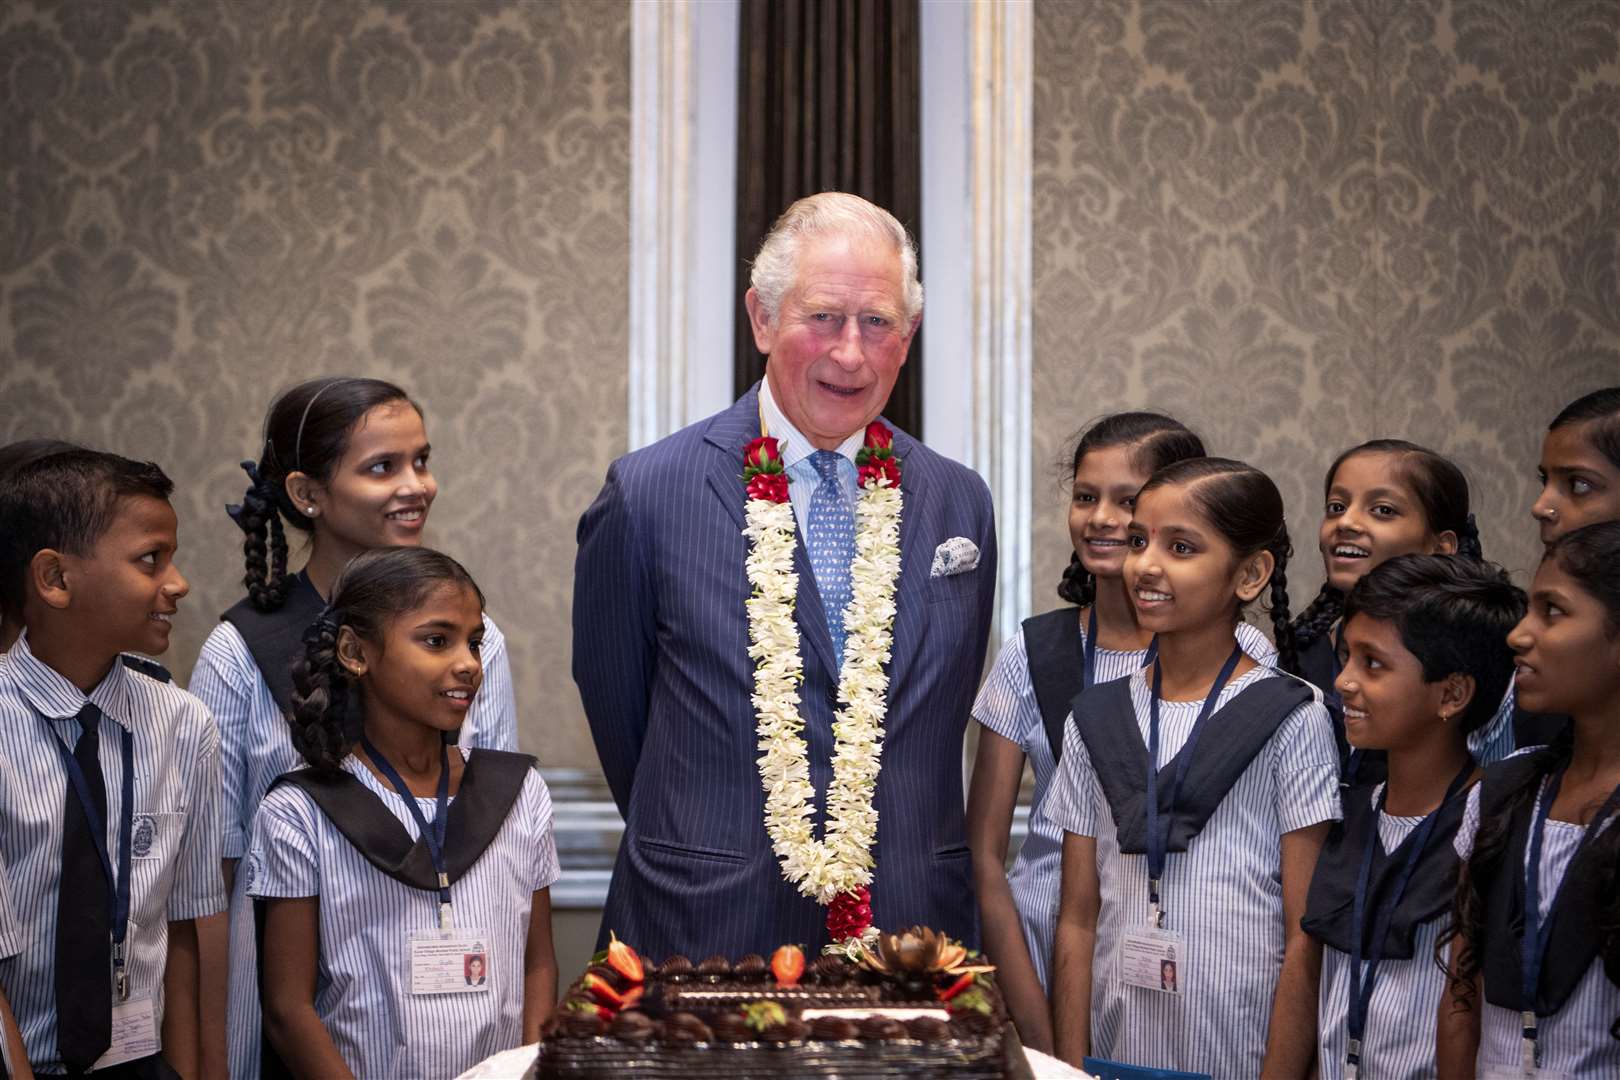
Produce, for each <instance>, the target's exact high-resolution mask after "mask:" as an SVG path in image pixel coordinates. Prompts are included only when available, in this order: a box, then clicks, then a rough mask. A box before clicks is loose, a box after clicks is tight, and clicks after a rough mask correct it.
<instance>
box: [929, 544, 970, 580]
mask: <svg viewBox="0 0 1620 1080" xmlns="http://www.w3.org/2000/svg"><path fill="white" fill-rule="evenodd" d="M978 565H979V545H978V544H975V543H974V542H973V541H971V540H969V539H968V538H967V537H965V536H953V537H951V538H950V539H949V540H947V541H945V542H944V543H943V544H941V545H939V547H937V548H935V549H934V565H933V566H931V567H929V570H928V576H929V577H931V578H937V577H950V576H952V575H953V574H965V573H967V572H968V571H969V570H974V569H977V568H978Z"/></svg>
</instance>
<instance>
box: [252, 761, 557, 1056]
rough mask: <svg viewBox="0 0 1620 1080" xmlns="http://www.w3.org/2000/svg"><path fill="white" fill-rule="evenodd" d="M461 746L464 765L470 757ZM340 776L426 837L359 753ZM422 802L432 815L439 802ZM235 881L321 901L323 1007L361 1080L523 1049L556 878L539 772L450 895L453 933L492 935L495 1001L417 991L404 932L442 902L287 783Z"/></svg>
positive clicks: (434, 913)
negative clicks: (530, 971)
mask: <svg viewBox="0 0 1620 1080" xmlns="http://www.w3.org/2000/svg"><path fill="white" fill-rule="evenodd" d="M459 749H460V750H461V753H462V755H463V757H464V758H465V756H466V755H467V753H468V749H467V748H465V747H462V748H459ZM343 769H344V771H345V772H347V773H349V774H350V775H352V776H354V777H357V778H358V779H359V781H360V783H361V784H363V785H364V786H365V787H366V788H367V789H369V790H370V791H371V793H372V794H374V795H376V796H377V798H378V799H380V800H381V801H382V804H383V805H384V806H385V807H386V808H387V810H388V811H389V812H390V813H392V814H393V816H394V817H395V818H397V819H398V820H399V822H400V824H401V825H403V826H404V828H405V830H406V831H407V832H408V833H409V835H410V836H411V837H412V838H413V840H414V839H416V838H417V837H418V836H419V830H418V829H417V826H416V821H415V818H414V817H413V815H412V814H411V812H410V810H409V809H408V808H407V807H406V805H405V803H404V800H403V799H402V798H401V797H400V795H399V793H398V792H396V791H395V790H394V789H393V788H392V787H391V786H389V785H388V784H386V783H384V782H383V781H381V780H379V779H377V777H376V776H374V775H373V774H372V772H371V770H370V769H368V768H366V766H365V765H363V764H361V763H360V761H359V760H358V759H357V758H355V757H354V756H353V755H350V756H349V757H347V758H345V759H344V761H343ZM416 801H417V805H418V806H419V807H420V808H421V812H422V816H423V818H424V819H425V820H428V821H431V820H433V816H434V813H435V805H434V800H433V799H431V798H419V799H417V800H416ZM454 801H455V800H454V799H452V800H451V803H452V805H453V804H454ZM447 854H449V855H451V856H452V857H453V853H447ZM238 876H239V877H241V878H242V879H243V880H244V884H245V887H246V889H247V892H248V895H249V896H253V897H259V898H277V897H309V896H315V897H319V899H320V942H321V953H320V964H319V972H318V975H317V978H316V990H315V1011H316V1012H317V1013H318V1014H319V1015H320V1018H321V1023H322V1024H324V1025H325V1027H326V1030H327V1032H328V1033H329V1034H330V1035H331V1037H332V1041H333V1043H334V1044H336V1046H337V1049H338V1052H339V1053H340V1054H342V1055H343V1060H344V1061H345V1062H346V1063H347V1064H348V1066H349V1069H350V1070H351V1071H352V1072H353V1073H354V1074H355V1075H356V1076H360V1077H365V1078H366V1080H383V1078H385V1077H397V1078H400V1080H416V1078H421V1077H433V1076H457V1075H460V1074H461V1073H462V1072H464V1071H466V1070H467V1069H469V1068H471V1067H472V1066H473V1065H475V1064H477V1063H478V1062H480V1061H482V1060H483V1059H484V1058H487V1057H489V1056H490V1055H492V1054H495V1053H497V1052H499V1051H501V1050H509V1049H511V1048H512V1047H514V1046H516V1045H518V1044H519V1043H520V1042H521V1041H522V1035H523V954H524V949H525V946H526V945H527V942H528V934H529V911H530V907H531V904H532V902H533V898H534V893H535V892H536V891H538V890H540V889H544V888H548V887H549V886H550V885H551V884H552V883H553V882H554V881H556V880H557V876H558V867H557V845H556V841H555V839H554V837H553V835H552V825H551V796H550V794H549V793H548V792H547V790H546V785H545V781H544V780H542V779H541V778H540V774H539V772H538V771H534V770H530V771H529V773H528V775H527V776H526V777H525V778H524V780H523V787H522V791H521V793H520V794H519V796H518V799H517V801H516V802H515V803H514V804H513V805H512V808H511V810H510V811H508V813H507V817H506V821H505V823H504V824H503V825H502V826H501V829H500V832H499V833H498V834H497V835H496V836H495V839H494V840H493V841H492V842H491V843H490V845H489V847H488V848H486V849H485V850H484V852H483V854H482V855H480V856H479V857H478V860H477V861H476V862H475V863H474V864H473V865H472V867H471V868H470V869H469V870H468V871H467V872H466V873H465V874H464V875H463V876H462V877H461V878H460V879H459V880H457V881H456V882H455V883H454V885H453V888H452V901H453V905H454V912H455V925H456V926H457V927H458V928H466V929H475V928H476V929H482V930H485V931H487V932H488V937H487V938H486V939H484V940H485V944H486V946H487V949H488V957H489V960H488V965H487V969H486V970H487V975H486V978H487V979H488V982H489V990H488V991H487V992H485V993H470V994H427V995H416V994H412V993H411V992H410V983H411V972H410V954H409V951H408V948H407V944H406V941H407V938H406V935H407V933H408V932H409V931H412V930H431V929H435V928H437V926H438V919H439V898H438V895H437V894H436V893H434V892H430V891H424V890H422V889H416V888H412V887H411V886H409V885H405V884H403V883H401V882H399V881H396V880H394V879H393V878H391V877H388V876H386V875H384V874H383V873H382V872H380V871H379V870H377V869H376V868H375V867H374V866H372V865H371V863H369V862H368V861H367V860H366V858H365V856H364V855H362V854H361V853H360V852H359V851H358V850H356V849H355V848H354V846H353V845H352V844H350V843H349V841H348V840H347V839H346V838H345V837H344V835H343V834H342V832H340V831H339V829H338V827H337V826H336V825H334V824H333V822H332V821H331V820H330V819H329V818H328V817H327V816H326V815H325V814H324V813H322V812H321V810H320V809H319V808H318V807H317V806H316V804H315V802H314V801H313V800H312V799H311V798H310V796H309V795H308V794H306V793H305V792H304V791H303V790H302V789H300V788H298V787H296V786H294V785H291V784H286V783H283V784H279V785H277V786H276V787H275V788H274V789H272V790H271V791H270V793H269V794H268V795H266V796H265V798H264V801H263V803H261V804H260V806H259V812H258V814H257V816H255V818H254V821H253V832H252V839H251V842H250V845H249V849H248V854H247V858H246V860H245V861H244V862H243V864H242V868H241V871H240V873H239V874H238Z"/></svg>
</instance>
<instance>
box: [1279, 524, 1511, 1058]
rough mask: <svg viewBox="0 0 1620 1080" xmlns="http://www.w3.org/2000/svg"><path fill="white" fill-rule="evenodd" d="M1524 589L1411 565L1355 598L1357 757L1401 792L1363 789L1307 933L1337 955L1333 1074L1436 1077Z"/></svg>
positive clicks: (1321, 1011) (1330, 1043) (1499, 574)
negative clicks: (1459, 895) (1455, 921)
mask: <svg viewBox="0 0 1620 1080" xmlns="http://www.w3.org/2000/svg"><path fill="white" fill-rule="evenodd" d="M1524 609H1525V598H1524V593H1523V592H1522V591H1521V590H1520V589H1518V588H1516V587H1515V586H1514V585H1513V583H1512V582H1511V581H1510V580H1509V579H1508V576H1507V574H1506V573H1505V572H1504V571H1503V570H1502V569H1500V568H1499V567H1496V566H1494V565H1492V564H1490V563H1485V562H1480V561H1477V560H1474V559H1467V558H1457V557H1454V556H1451V557H1448V556H1442V555H1398V556H1396V557H1395V558H1393V559H1390V560H1388V561H1387V562H1384V563H1381V564H1380V565H1379V566H1377V567H1376V568H1375V569H1373V570H1371V571H1370V572H1368V573H1367V574H1366V575H1365V576H1364V577H1362V578H1361V580H1360V581H1358V582H1357V583H1356V584H1355V586H1354V587H1353V588H1352V589H1351V590H1350V592H1349V594H1348V596H1347V597H1346V598H1345V601H1344V633H1343V638H1344V643H1345V646H1346V649H1347V652H1346V657H1345V661H1344V665H1343V667H1342V669H1341V670H1340V673H1339V675H1338V679H1337V686H1336V689H1337V691H1338V693H1339V695H1340V697H1341V700H1342V701H1343V703H1344V722H1345V732H1346V734H1347V737H1348V738H1349V742H1350V747H1351V749H1352V750H1378V751H1384V752H1385V753H1386V755H1387V756H1386V759H1385V760H1386V761H1387V764H1388V770H1387V772H1388V780H1387V781H1386V782H1380V783H1378V784H1375V785H1371V786H1368V787H1355V788H1351V789H1349V791H1348V792H1347V793H1346V795H1345V806H1344V824H1343V826H1342V827H1341V828H1336V829H1334V830H1333V832H1332V833H1331V834H1330V835H1329V838H1328V842H1327V844H1326V845H1325V846H1324V847H1323V849H1322V855H1321V858H1320V859H1318V860H1317V864H1316V874H1315V876H1314V877H1313V878H1312V879H1311V891H1310V896H1309V898H1308V900H1307V902H1306V910H1305V920H1304V927H1305V931H1306V933H1308V934H1310V935H1311V936H1312V937H1313V938H1315V939H1316V940H1317V941H1318V942H1320V943H1321V945H1322V968H1321V971H1322V976H1321V990H1320V993H1319V995H1318V1012H1317V1017H1318V1025H1317V1030H1318V1037H1317V1060H1318V1063H1319V1065H1320V1068H1321V1070H1322V1073H1323V1075H1325V1076H1340V1075H1345V1076H1348V1075H1356V1076H1360V1077H1365V1078H1367V1080H1422V1078H1425V1077H1430V1076H1433V1075H1434V1071H1435V1056H1434V1016H1435V1012H1436V1010H1437V1009H1438V1008H1439V1006H1440V999H1441V997H1442V995H1443V993H1444V991H1445V986H1446V976H1445V972H1444V971H1443V970H1441V968H1440V966H1439V965H1438V964H1436V963H1435V943H1436V941H1437V940H1438V938H1439V936H1440V934H1441V933H1442V932H1443V931H1444V930H1445V928H1446V927H1447V926H1449V925H1450V923H1451V920H1450V917H1449V916H1450V914H1451V901H1452V897H1453V895H1454V893H1455V891H1456V885H1457V866H1458V859H1457V853H1456V851H1455V850H1454V848H1453V846H1452V841H1453V838H1454V837H1455V836H1456V833H1457V829H1458V826H1459V825H1460V824H1461V822H1462V818H1463V808H1464V806H1465V805H1466V804H1467V802H1468V797H1469V792H1470V791H1471V790H1472V789H1473V787H1474V784H1475V782H1476V781H1477V780H1478V778H1479V770H1480V766H1479V764H1478V763H1477V762H1476V760H1475V758H1474V757H1473V756H1472V755H1471V752H1470V747H1469V743H1470V738H1471V736H1472V735H1473V733H1474V732H1476V731H1478V730H1479V729H1480V728H1481V727H1482V726H1484V725H1487V724H1489V723H1490V722H1491V719H1492V717H1493V716H1494V715H1495V714H1496V711H1497V710H1496V703H1497V702H1500V701H1501V700H1502V697H1503V695H1504V694H1505V693H1506V692H1507V688H1508V683H1509V681H1510V680H1511V679H1512V677H1513V652H1512V650H1511V649H1509V648H1508V644H1507V635H1508V631H1510V630H1511V629H1512V628H1513V626H1514V624H1515V623H1517V622H1518V621H1519V619H1520V618H1521V617H1522V616H1523V615H1524Z"/></svg>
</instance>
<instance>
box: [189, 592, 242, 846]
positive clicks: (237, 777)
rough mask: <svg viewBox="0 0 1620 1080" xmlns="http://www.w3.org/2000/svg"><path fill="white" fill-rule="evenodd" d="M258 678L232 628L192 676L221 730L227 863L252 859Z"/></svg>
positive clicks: (221, 631) (201, 656) (224, 626)
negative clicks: (252, 731)
mask: <svg viewBox="0 0 1620 1080" xmlns="http://www.w3.org/2000/svg"><path fill="white" fill-rule="evenodd" d="M257 674H258V668H257V666H255V665H254V663H253V661H252V659H251V658H250V657H249V655H248V652H247V645H246V644H245V643H244V642H243V641H242V636H241V634H239V633H238V632H237V630H236V627H234V626H232V625H231V624H230V623H228V622H222V623H220V624H219V625H218V626H216V627H215V628H214V631H213V633H211V634H209V635H208V640H207V641H205V642H203V647H202V652H200V653H198V654H197V664H196V666H195V667H194V668H193V669H192V672H191V685H190V687H189V689H190V690H191V692H192V693H193V694H194V695H196V696H197V698H198V699H199V700H200V701H201V702H202V703H203V705H204V706H205V707H206V708H207V709H208V711H209V713H211V714H212V715H213V717H214V722H215V723H216V724H217V725H218V726H219V778H220V787H221V797H220V799H219V800H218V802H217V804H216V805H218V807H219V815H220V821H221V827H222V829H223V839H222V841H221V843H222V850H221V855H222V857H223V858H226V859H240V858H241V857H242V856H243V855H245V854H247V844H248V826H249V825H250V824H251V823H252V821H253V806H252V805H251V804H252V801H253V798H252V793H251V790H250V789H251V787H252V785H251V784H250V783H249V781H248V763H247V756H246V752H247V745H248V741H249V740H248V724H249V723H250V721H251V719H252V713H253V684H254V681H255V679H256V677H257Z"/></svg>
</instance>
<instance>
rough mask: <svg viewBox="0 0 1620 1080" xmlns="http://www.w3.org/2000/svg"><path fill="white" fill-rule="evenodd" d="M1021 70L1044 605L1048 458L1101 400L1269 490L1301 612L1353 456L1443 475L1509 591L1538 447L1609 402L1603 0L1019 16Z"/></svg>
mask: <svg viewBox="0 0 1620 1080" xmlns="http://www.w3.org/2000/svg"><path fill="white" fill-rule="evenodd" d="M1034 75H1035V103H1034V129H1035V181H1034V191H1035V230H1034V233H1035V240H1034V242H1035V247H1034V280H1035V305H1034V329H1035V395H1034V398H1035V417H1034V419H1035V431H1036V432H1037V440H1036V445H1035V460H1036V464H1037V475H1038V479H1037V481H1036V484H1037V487H1036V493H1035V494H1036V501H1035V507H1036V559H1035V568H1034V575H1035V577H1034V588H1035V594H1036V596H1037V597H1038V606H1039V607H1041V608H1043V609H1044V608H1045V607H1046V606H1050V605H1051V604H1053V603H1055V602H1056V601H1055V599H1054V598H1053V593H1052V587H1053V586H1054V585H1055V583H1056V582H1057V580H1058V577H1059V573H1060V571H1061V568H1062V565H1063V564H1064V563H1065V562H1067V560H1068V556H1069V549H1068V546H1067V537H1066V531H1065V529H1064V526H1063V514H1064V507H1065V505H1066V491H1065V489H1064V488H1062V487H1060V486H1059V484H1060V478H1061V480H1062V481H1063V482H1066V480H1067V477H1066V476H1064V475H1063V474H1064V472H1066V468H1067V461H1066V460H1064V457H1065V451H1066V450H1067V449H1068V447H1067V446H1065V440H1066V438H1067V437H1068V436H1070V435H1072V434H1073V433H1074V432H1075V430H1076V429H1078V428H1079V427H1080V426H1081V425H1082V424H1084V423H1085V422H1086V421H1087V420H1088V419H1090V418H1093V417H1095V416H1097V415H1100V414H1102V413H1104V412H1109V411H1113V410H1115V409H1118V408H1121V407H1140V406H1150V407H1153V408H1157V409H1161V410H1165V411H1168V412H1171V413H1173V414H1175V415H1177V416H1179V417H1181V418H1182V419H1184V420H1185V421H1187V422H1188V423H1189V424H1191V425H1192V426H1193V427H1195V428H1196V429H1197V430H1198V431H1200V432H1201V433H1202V434H1203V435H1204V437H1205V441H1206V443H1207V444H1208V445H1209V447H1210V449H1211V451H1212V452H1213V453H1218V454H1221V455H1224V456H1230V457H1238V458H1243V459H1246V460H1249V461H1251V462H1253V463H1254V464H1256V465H1258V466H1260V467H1262V468H1264V469H1265V470H1267V471H1268V472H1269V473H1270V474H1271V475H1272V476H1273V477H1274V478H1275V479H1276V480H1277V482H1278V484H1279V485H1280V486H1281V487H1282V489H1283V492H1284V495H1285V496H1286V497H1287V499H1288V504H1289V509H1290V513H1289V520H1290V525H1291V531H1292V533H1293V539H1294V544H1295V547H1296V550H1297V551H1298V553H1299V554H1298V556H1297V560H1298V561H1297V568H1296V572H1294V573H1293V574H1291V575H1290V579H1291V581H1292V582H1293V589H1292V592H1293V596H1294V606H1295V609H1296V610H1297V609H1298V608H1299V607H1300V606H1302V605H1303V604H1304V603H1305V602H1307V601H1308V600H1309V599H1310V598H1311V597H1312V596H1314V595H1315V592H1316V589H1317V587H1318V586H1319V585H1320V583H1321V560H1320V558H1319V557H1318V556H1317V555H1316V553H1315V534H1316V527H1317V524H1318V523H1319V521H1320V520H1321V483H1322V474H1323V471H1324V470H1325V469H1326V468H1327V466H1328V464H1329V463H1330V462H1331V461H1332V459H1333V457H1334V456H1335V455H1336V454H1337V452H1338V451H1339V450H1340V449H1342V448H1344V447H1346V446H1349V445H1353V444H1354V443H1357V442H1360V441H1362V440H1364V439H1368V438H1373V437H1377V436H1400V437H1406V438H1411V439H1414V440H1416V441H1418V442H1422V443H1426V444H1428V445H1431V446H1434V447H1435V448H1437V449H1440V450H1442V451H1443V452H1446V453H1448V454H1451V455H1452V456H1454V457H1455V458H1456V459H1457V460H1458V462H1459V463H1460V464H1461V465H1462V466H1463V467H1464V469H1465V470H1466V471H1467V473H1468V476H1469V479H1470V481H1471V483H1472V485H1473V487H1474V490H1475V492H1476V494H1475V500H1474V501H1475V505H1476V512H1477V514H1478V517H1479V521H1480V524H1481V528H1482V531H1483V534H1484V545H1485V553H1486V555H1487V556H1488V557H1491V558H1494V559H1497V560H1500V561H1502V562H1504V563H1505V564H1506V565H1507V566H1509V567H1510V568H1513V569H1515V570H1518V571H1526V570H1529V569H1531V568H1533V566H1534V561H1535V558H1536V554H1537V547H1538V545H1537V543H1536V539H1535V532H1534V530H1533V529H1532V528H1531V527H1530V519H1529V517H1528V509H1529V506H1530V503H1531V501H1532V499H1533V497H1534V492H1535V486H1536V483H1535V464H1536V458H1537V453H1538V450H1539V447H1540V440H1541V435H1542V432H1543V430H1544V429H1545V427H1546V424H1547V422H1548V421H1549V420H1551V419H1552V417H1553V415H1554V414H1555V413H1556V412H1557V410H1558V409H1559V408H1560V407H1561V406H1562V405H1563V404H1564V403H1566V402H1567V401H1569V400H1571V399H1572V398H1574V397H1576V396H1577V395H1579V394H1581V393H1584V392H1586V391H1588V390H1591V389H1593V388H1595V387H1597V386H1602V385H1614V384H1615V383H1620V265H1617V256H1620V4H1616V3H1613V2H1612V0H1084V2H1077V0H1036V34H1035V73H1034ZM1060 462H1061V464H1060ZM1042 467H1044V471H1042Z"/></svg>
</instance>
